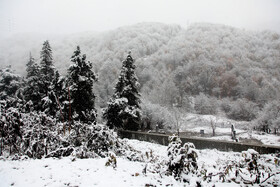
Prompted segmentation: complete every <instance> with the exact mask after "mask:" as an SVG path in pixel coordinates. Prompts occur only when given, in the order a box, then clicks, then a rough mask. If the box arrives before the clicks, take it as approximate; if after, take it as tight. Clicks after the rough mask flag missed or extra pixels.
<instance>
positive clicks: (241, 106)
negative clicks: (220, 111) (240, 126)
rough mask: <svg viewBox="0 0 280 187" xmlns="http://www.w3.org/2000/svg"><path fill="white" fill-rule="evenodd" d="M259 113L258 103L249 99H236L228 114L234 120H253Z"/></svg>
mask: <svg viewBox="0 0 280 187" xmlns="http://www.w3.org/2000/svg"><path fill="white" fill-rule="evenodd" d="M258 113H259V107H258V106H257V104H256V103H254V102H251V101H249V100H247V99H238V100H237V101H235V102H234V103H233V104H232V106H231V108H230V111H229V112H228V113H227V116H228V117H229V118H231V119H234V120H240V121H251V120H253V119H255V118H256V117H257V115H258Z"/></svg>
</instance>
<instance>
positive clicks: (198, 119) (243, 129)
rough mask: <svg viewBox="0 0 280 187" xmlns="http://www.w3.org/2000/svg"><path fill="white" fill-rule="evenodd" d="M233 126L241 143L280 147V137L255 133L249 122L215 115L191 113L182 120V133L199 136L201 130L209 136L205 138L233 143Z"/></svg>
mask: <svg viewBox="0 0 280 187" xmlns="http://www.w3.org/2000/svg"><path fill="white" fill-rule="evenodd" d="M211 122H213V123H215V125H216V128H215V133H216V135H215V136H211V135H212V127H211ZM231 125H234V127H235V130H236V137H237V138H238V139H239V140H240V141H241V142H242V141H243V142H244V141H245V142H250V140H256V141H259V142H260V143H262V144H266V145H275V146H280V136H277V135H274V134H267V133H262V132H259V131H253V130H252V126H251V125H250V123H249V122H244V121H243V122H238V121H234V120H230V119H227V118H225V117H218V116H213V115H199V114H191V113H189V114H186V116H185V117H184V118H183V119H182V125H181V127H180V131H181V132H191V133H194V134H196V135H197V134H199V133H200V130H204V133H205V134H208V135H209V136H204V138H207V139H215V140H225V141H233V140H232V138H231Z"/></svg>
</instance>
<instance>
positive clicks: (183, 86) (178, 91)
mask: <svg viewBox="0 0 280 187" xmlns="http://www.w3.org/2000/svg"><path fill="white" fill-rule="evenodd" d="M46 39H48V40H49V42H50V44H51V47H52V49H53V58H54V65H55V67H56V68H57V69H58V70H59V72H60V73H61V74H62V75H65V74H66V70H67V68H68V67H69V65H70V64H71V61H70V57H71V55H72V51H73V49H75V46H77V45H79V46H80V47H81V50H82V53H85V54H86V55H87V60H89V61H91V62H92V63H93V69H94V71H95V72H96V73H97V74H98V82H97V83H95V84H94V92H95V93H96V94H97V98H96V102H97V106H98V107H101V108H103V107H105V106H106V104H107V102H108V100H109V98H110V96H111V95H112V94H113V93H114V86H115V83H116V80H117V78H118V75H119V70H120V67H121V64H122V61H123V60H124V59H125V57H126V55H127V52H128V51H130V50H131V51H132V56H133V58H134V59H135V60H136V61H135V65H136V66H137V68H136V74H137V76H138V78H139V82H140V84H141V90H140V92H141V95H142V97H141V100H142V108H143V109H144V110H147V111H150V110H152V111H151V112H152V113H153V115H155V116H154V117H153V119H152V120H155V121H154V122H153V123H152V124H156V123H158V121H161V122H160V124H164V125H165V126H168V125H171V124H172V119H171V118H172V117H171V116H172V114H170V112H168V109H167V108H170V107H171V108H172V107H173V105H174V103H176V104H179V105H180V106H181V108H182V109H183V110H184V111H186V112H194V113H199V114H219V115H222V116H223V115H225V116H227V117H229V118H232V119H235V120H245V121H252V120H257V119H259V120H262V119H261V118H263V115H264V114H263V113H262V111H263V110H265V107H268V105H270V104H271V103H273V102H276V101H277V102H279V89H280V37H279V34H278V33H276V32H271V31H262V32H256V31H247V30H244V29H238V28H234V27H230V26H225V25H220V24H210V23H197V24H192V25H190V26H189V27H188V28H186V29H184V28H182V27H180V26H179V25H168V24H162V23H139V24H135V25H131V26H126V27H120V28H118V29H115V30H112V31H106V32H98V33H96V32H83V33H77V34H70V35H52V36H50V35H48V38H46V36H45V35H44V34H41V35H39V34H37V35H32V34H18V35H15V36H13V37H11V38H8V39H6V40H5V41H4V42H1V47H0V50H1V51H2V53H1V55H2V56H1V57H0V61H1V63H0V64H1V66H2V67H4V66H5V65H12V68H13V69H14V70H16V72H17V73H18V74H20V75H22V76H25V75H26V71H25V69H26V63H27V61H28V58H29V53H31V54H32V56H33V57H34V58H35V61H37V62H38V61H39V58H40V50H41V45H42V42H43V41H44V40H46ZM268 108H269V107H268ZM267 110H268V109H267ZM164 113H165V114H164ZM148 114H149V112H147V114H146V115H148ZM163 114H164V115H163ZM161 116H164V117H161ZM163 118H165V119H163ZM275 120H276V119H275ZM273 124H274V126H275V125H276V122H275V123H273ZM164 125H163V126H164Z"/></svg>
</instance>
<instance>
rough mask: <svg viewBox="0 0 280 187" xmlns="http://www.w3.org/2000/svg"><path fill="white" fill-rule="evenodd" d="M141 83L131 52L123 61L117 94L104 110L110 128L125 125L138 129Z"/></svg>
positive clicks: (125, 126)
mask: <svg viewBox="0 0 280 187" xmlns="http://www.w3.org/2000/svg"><path fill="white" fill-rule="evenodd" d="M139 85H140V84H139V82H138V79H137V77H136V74H135V65H134V60H133V58H132V57H131V54H130V52H129V54H128V56H127V58H126V60H125V61H123V65H122V69H121V73H120V76H119V80H118V82H117V84H116V87H115V94H114V96H113V98H112V99H111V100H110V102H109V103H108V107H107V108H106V109H105V110H104V114H103V117H104V118H105V119H107V125H108V126H109V127H110V128H112V127H116V128H119V127H123V128H124V129H128V130H138V128H139V123H140V119H141V112H140V106H139V105H140V98H139V97H140V94H139V91H138V89H139ZM124 99H125V100H124ZM120 101H121V102H120Z"/></svg>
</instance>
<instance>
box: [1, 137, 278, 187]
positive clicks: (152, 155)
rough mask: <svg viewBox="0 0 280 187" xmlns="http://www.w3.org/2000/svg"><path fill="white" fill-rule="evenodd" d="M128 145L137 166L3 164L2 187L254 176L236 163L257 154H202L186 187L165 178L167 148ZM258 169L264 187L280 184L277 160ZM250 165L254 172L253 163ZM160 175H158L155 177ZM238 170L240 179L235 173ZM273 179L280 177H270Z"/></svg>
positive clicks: (209, 181) (66, 161)
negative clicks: (225, 173) (224, 173)
mask: <svg viewBox="0 0 280 187" xmlns="http://www.w3.org/2000/svg"><path fill="white" fill-rule="evenodd" d="M123 141H124V142H126V144H127V145H129V146H130V147H131V148H132V149H135V153H137V154H138V156H139V158H138V159H139V161H136V160H137V155H135V156H132V155H130V156H129V157H126V156H117V157H116V167H115V166H114V165H113V167H111V166H105V164H106V163H108V160H110V157H109V158H90V159H77V158H74V157H72V156H69V157H63V158H61V159H58V158H43V159H24V158H23V159H20V160H16V161H13V160H12V159H1V160H0V186H36V187H37V186H122V187H123V186H184V185H186V186H199V185H202V186H213V185H214V184H215V186H246V184H244V183H246V181H247V182H248V181H250V180H251V179H254V176H255V175H254V174H253V175H251V176H250V174H248V168H239V169H238V170H235V168H234V167H236V164H237V163H242V162H243V160H244V156H245V157H246V156H248V155H249V154H252V155H253V154H254V151H253V150H249V151H247V152H244V153H236V152H221V151H217V150H197V151H196V152H197V154H198V159H197V165H198V168H199V173H196V174H193V173H191V172H190V173H189V174H187V175H186V176H185V179H188V182H186V181H183V180H175V178H174V177H173V176H171V175H170V176H168V175H164V174H163V173H161V171H164V170H166V168H167V165H166V164H165V165H161V163H165V162H164V160H168V155H167V147H166V146H162V145H157V144H152V143H147V142H141V141H137V140H126V139H125V140H123ZM135 153H132V154H135ZM242 154H243V155H242ZM245 154H248V155H245ZM278 156H279V155H278ZM113 157H114V156H113ZM141 157H142V158H141ZM144 157H145V158H144ZM128 158H134V159H133V160H131V159H128ZM248 159H249V160H250V158H248ZM155 160H157V161H156V162H155ZM257 164H258V166H259V171H260V172H263V171H266V170H267V171H266V172H267V173H264V174H263V175H262V176H261V179H260V183H261V185H263V186H272V185H276V186H278V185H280V177H279V174H276V173H279V171H280V166H279V157H278V158H277V155H260V157H259V159H258V163H257ZM107 165H108V164H107ZM109 165H110V164H109ZM251 166H252V167H254V163H252V165H251ZM144 170H146V172H143V171H144ZM156 170H158V171H159V172H154V171H156ZM226 170H228V171H227V172H228V174H227V176H226V177H225V180H224V182H223V180H222V179H221V177H223V176H222V175H221V172H225V171H226ZM237 171H238V172H239V174H236V172H237ZM269 174H270V175H272V174H275V175H273V176H271V177H269ZM236 176H237V177H236ZM241 177H242V178H244V180H241ZM267 178H268V179H267ZM229 179H231V180H229ZM266 179H267V180H266ZM265 180H266V181H265ZM244 181H245V182H244ZM262 182H263V183H262ZM259 185H260V184H255V186H259ZM253 186H254V185H253Z"/></svg>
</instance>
